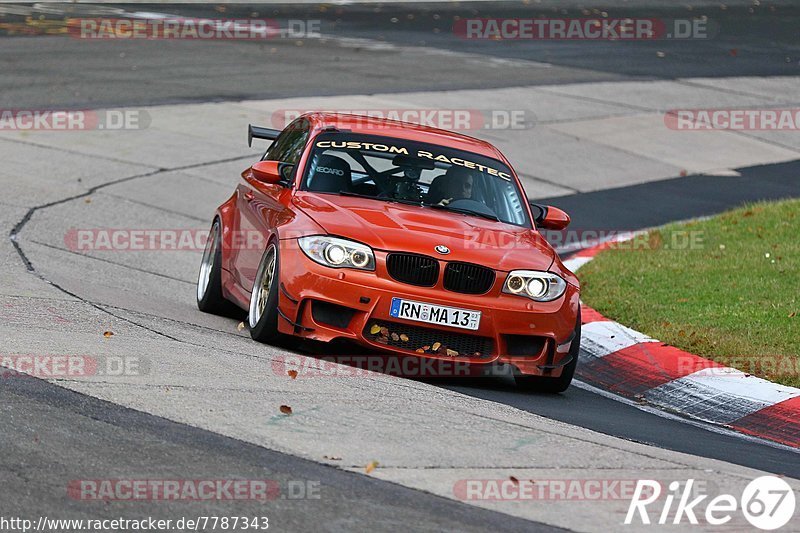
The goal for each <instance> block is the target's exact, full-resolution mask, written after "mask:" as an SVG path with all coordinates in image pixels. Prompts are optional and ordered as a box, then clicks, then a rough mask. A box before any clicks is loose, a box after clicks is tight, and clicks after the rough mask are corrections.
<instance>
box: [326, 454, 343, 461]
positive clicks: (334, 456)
mask: <svg viewBox="0 0 800 533" xmlns="http://www.w3.org/2000/svg"><path fill="white" fill-rule="evenodd" d="M322 458H323V459H327V460H328V461H341V460H342V458H341V457H339V456H338V455H323V456H322Z"/></svg>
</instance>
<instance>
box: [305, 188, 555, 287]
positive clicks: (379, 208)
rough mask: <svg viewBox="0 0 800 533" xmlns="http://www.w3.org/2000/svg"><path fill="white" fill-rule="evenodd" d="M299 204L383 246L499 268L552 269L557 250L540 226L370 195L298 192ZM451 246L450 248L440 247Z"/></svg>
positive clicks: (337, 230)
mask: <svg viewBox="0 0 800 533" xmlns="http://www.w3.org/2000/svg"><path fill="white" fill-rule="evenodd" d="M293 201H294V205H295V206H296V207H297V208H299V209H300V210H301V211H303V212H304V213H305V214H306V215H308V216H310V217H311V218H312V219H313V220H314V221H315V222H316V223H317V224H319V225H320V226H321V227H322V228H323V229H324V230H325V231H326V232H328V233H329V234H331V235H338V236H340V237H345V238H348V239H352V240H355V241H359V242H363V243H364V244H368V245H369V246H371V247H372V248H374V249H378V250H384V251H403V252H412V253H418V254H424V255H429V256H434V257H440V258H442V259H445V258H446V259H447V260H448V261H466V262H470V263H477V264H482V265H486V266H489V267H492V268H494V269H496V270H505V271H508V270H515V269H530V270H547V269H549V268H550V266H551V265H552V264H553V259H554V256H555V252H554V251H553V249H552V248H551V247H550V245H549V244H547V241H546V240H545V239H544V238H543V237H542V236H541V235H540V234H539V232H537V231H535V230H531V229H529V228H523V227H519V226H514V225H513V224H505V223H502V222H494V221H492V220H487V219H482V218H480V217H474V216H469V215H461V214H458V213H452V212H450V213H448V212H447V211H443V210H436V209H431V208H427V207H418V206H415V205H406V204H398V203H391V202H383V201H380V200H370V199H368V198H355V197H350V196H337V195H334V194H317V193H311V192H304V191H301V192H298V193H297V194H296V195H295V197H294V200H293ZM438 245H444V246H447V247H448V248H449V249H450V253H449V254H447V255H441V254H439V253H437V252H436V251H435V249H434V248H435V247H436V246H438Z"/></svg>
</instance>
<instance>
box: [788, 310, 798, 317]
mask: <svg viewBox="0 0 800 533" xmlns="http://www.w3.org/2000/svg"><path fill="white" fill-rule="evenodd" d="M795 316H797V312H796V311H792V312H791V313H789V318H794V317H795Z"/></svg>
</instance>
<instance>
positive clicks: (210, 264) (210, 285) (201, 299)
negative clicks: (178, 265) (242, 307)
mask: <svg viewBox="0 0 800 533" xmlns="http://www.w3.org/2000/svg"><path fill="white" fill-rule="evenodd" d="M197 308H198V309H200V310H201V311H203V312H204V313H212V314H215V315H223V316H230V315H231V314H232V313H233V312H234V310H235V309H238V308H236V306H234V305H233V304H232V303H231V302H229V301H228V300H226V299H225V297H224V296H223V295H222V231H221V227H220V222H219V219H218V218H217V219H214V223H213V224H212V225H211V230H209V232H208V241H207V242H206V248H205V250H204V251H203V259H202V261H201V263H200V273H199V274H198V277H197Z"/></svg>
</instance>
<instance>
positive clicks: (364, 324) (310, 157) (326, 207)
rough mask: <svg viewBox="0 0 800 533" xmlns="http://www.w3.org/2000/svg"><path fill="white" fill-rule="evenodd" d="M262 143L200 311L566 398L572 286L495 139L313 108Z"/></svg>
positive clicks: (220, 217) (213, 239) (575, 343)
mask: <svg viewBox="0 0 800 533" xmlns="http://www.w3.org/2000/svg"><path fill="white" fill-rule="evenodd" d="M253 138H259V139H266V140H271V141H272V144H271V145H270V147H269V149H268V150H267V152H266V153H265V154H264V156H263V157H262V158H261V160H260V161H258V162H256V163H255V164H253V165H252V166H251V167H250V168H248V169H247V170H245V171H244V172H243V173H242V179H241V181H240V182H239V184H238V186H237V188H236V190H235V191H234V193H233V195H232V196H231V197H230V198H229V199H228V200H227V201H226V202H225V203H223V204H222V205H221V206H220V207H219V208H218V209H217V212H216V214H215V216H214V220H213V224H212V227H211V231H210V234H209V238H208V241H207V245H206V249H205V252H204V253H203V259H202V264H201V268H200V275H199V279H198V283H197V304H198V307H199V308H200V310H202V311H205V312H210V313H224V312H226V311H228V310H229V308H230V307H231V306H232V305H235V306H238V307H239V308H241V309H243V310H246V311H247V316H248V318H247V322H248V324H249V330H250V334H251V335H252V337H253V339H255V340H257V341H261V342H273V341H275V340H277V339H278V338H279V337H282V336H295V337H301V338H308V339H314V340H317V341H332V340H335V339H344V340H350V341H354V342H356V343H359V344H361V345H363V346H366V347H369V348H371V349H374V350H379V351H380V353H384V354H386V353H389V354H396V355H403V356H409V357H419V358H432V359H438V360H457V361H463V362H465V363H467V364H468V365H469V366H470V367H471V368H488V367H491V366H494V367H496V366H497V365H501V366H504V367H505V366H506V365H508V366H510V368H511V369H512V370H513V373H514V377H515V380H516V381H517V383H518V384H519V385H521V386H523V387H525V388H530V389H534V390H540V391H549V392H561V391H563V390H566V389H567V387H568V386H569V384H570V382H571V381H572V377H573V374H574V373H575V367H576V365H577V363H578V351H579V347H580V338H581V329H580V299H579V291H580V286H579V283H578V279H577V278H576V277H575V275H574V274H573V273H572V272H570V271H569V270H567V269H566V268H565V267H564V265H563V264H562V262H561V261H560V259H559V257H558V255H557V254H556V252H555V251H554V250H553V248H552V247H551V246H550V245H549V244H548V243H547V241H546V240H545V239H544V237H543V236H542V235H541V234H540V233H539V231H538V230H539V229H544V228H546V229H552V230H560V229H563V228H565V227H566V226H567V224H569V217H568V216H567V215H566V214H565V213H564V212H563V211H561V210H559V209H557V208H555V207H548V206H540V205H537V204H531V203H529V202H528V200H527V198H526V196H525V193H524V191H523V189H522V185H521V183H520V180H519V178H518V177H517V175H516V173H515V172H514V170H513V169H512V168H511V165H510V164H509V162H508V161H507V160H506V158H505V157H504V156H503V155H502V154H501V153H500V152H499V151H498V150H497V149H496V148H495V147H493V146H492V145H491V144H489V143H487V142H485V141H481V140H478V139H475V138H472V137H467V136H464V135H460V134H456V133H452V132H448V131H444V130H439V129H434V128H429V127H423V126H418V125H413V124H408V123H403V122H396V121H391V120H385V119H379V118H371V117H365V116H357V115H343V114H331V113H309V114H306V115H303V116H301V117H299V118H298V119H296V120H295V121H293V122H292V123H291V124H289V126H287V127H286V128H285V129H284V130H283V131H278V130H272V129H268V128H258V127H253V126H250V128H249V142H252V139H253Z"/></svg>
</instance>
